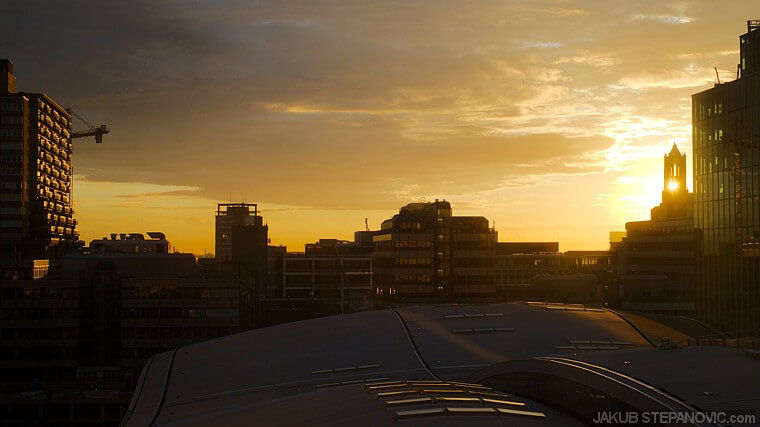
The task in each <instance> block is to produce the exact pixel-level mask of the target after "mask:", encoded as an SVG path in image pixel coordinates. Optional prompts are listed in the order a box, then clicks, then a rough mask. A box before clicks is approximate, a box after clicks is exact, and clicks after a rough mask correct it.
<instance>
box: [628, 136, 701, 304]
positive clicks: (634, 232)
mask: <svg viewBox="0 0 760 427" xmlns="http://www.w3.org/2000/svg"><path fill="white" fill-rule="evenodd" d="M663 164H664V165H665V173H664V176H663V190H662V203H661V204H660V205H659V206H656V207H654V208H653V209H652V211H651V218H650V219H649V220H648V221H632V222H628V223H626V224H625V229H626V237H624V238H623V239H622V241H621V242H620V244H618V245H617V262H618V270H619V274H620V282H619V288H618V289H619V295H618V296H619V299H620V304H621V307H622V308H624V309H630V310H642V311H654V312H662V313H670V314H683V315H693V312H694V231H693V230H694V213H693V203H692V199H693V195H692V193H689V190H688V188H687V187H686V154H682V153H681V152H680V151H679V150H678V147H676V145H675V144H673V148H672V149H671V150H670V153H668V154H666V155H665V158H664V159H663Z"/></svg>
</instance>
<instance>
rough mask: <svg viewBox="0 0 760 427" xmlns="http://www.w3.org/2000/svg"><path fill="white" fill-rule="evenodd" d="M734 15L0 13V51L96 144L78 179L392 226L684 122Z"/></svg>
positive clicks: (174, 6)
mask: <svg viewBox="0 0 760 427" xmlns="http://www.w3.org/2000/svg"><path fill="white" fill-rule="evenodd" d="M740 3H741V4H740ZM751 4H752V3H750V2H739V3H736V6H735V7H733V8H731V10H726V8H727V6H726V5H725V4H713V3H710V2H698V1H692V2H681V3H679V4H676V5H673V4H670V3H662V2H658V1H644V2H629V1H622V0H619V1H610V2H604V4H601V3H599V2H596V1H590V0H588V1H578V2H566V1H559V0H557V1H551V0H546V1H512V2H504V1H482V2H478V3H477V4H472V3H470V2H454V1H415V2H382V3H381V2H371V1H356V2H354V1H349V2H346V1H326V2H306V1H303V2H302V1H272V2H268V1H260V2H249V1H243V0H239V1H225V2H211V1H161V2H159V1H155V2H149V1H129V2H127V1H120V2H101V1H71V2H54V1H16V0H6V1H4V2H2V3H0V15H2V16H3V17H5V21H4V22H5V23H6V24H4V25H3V27H2V28H0V40H2V44H3V47H4V49H3V51H4V52H5V53H6V54H8V55H9V56H11V57H12V59H13V60H14V61H15V63H16V70H17V75H18V81H19V86H20V88H22V89H23V90H29V91H37V90H44V91H46V92H48V93H49V94H50V95H51V96H53V97H54V98H55V99H56V100H58V101H59V102H60V103H61V104H63V105H66V106H72V107H74V108H75V109H76V110H78V111H79V112H80V113H81V114H83V115H84V116H85V117H87V118H88V119H90V121H93V122H97V123H108V124H109V125H110V126H111V128H112V133H111V134H110V135H108V137H107V142H106V144H103V145H102V146H101V145H98V146H95V145H94V144H88V143H87V142H85V141H77V143H76V144H77V145H76V154H75V158H76V165H75V166H76V171H77V173H78V174H83V175H86V176H87V177H88V179H90V180H98V181H119V182H147V183H154V184H166V185H183V186H191V187H197V188H198V191H197V192H196V193H192V192H190V193H188V192H185V191H184V190H182V191H181V192H179V193H176V195H182V196H190V195H193V194H196V195H198V196H200V197H207V198H211V199H220V198H226V196H227V195H228V194H229V193H235V194H242V193H246V194H248V195H249V196H248V197H249V198H255V199H256V200H258V201H262V202H276V203H282V204H288V205H301V206H313V207H320V208H334V207H349V208H358V207H360V208H395V207H397V205H398V204H399V203H400V202H402V201H406V200H407V199H409V198H413V197H416V196H417V195H422V194H465V193H468V192H469V193H477V192H482V191H489V190H491V189H494V188H500V187H509V186H520V185H536V183H538V182H540V179H539V178H537V177H540V176H542V175H556V174H567V175H582V174H588V173H599V172H602V171H604V170H605V167H606V166H605V164H604V162H603V161H602V160H603V159H601V160H600V158H602V157H603V154H602V153H604V152H605V150H608V149H609V148H610V147H611V145H612V144H613V143H614V142H615V141H613V140H612V139H610V138H609V137H606V136H602V135H605V134H606V135H610V133H611V132H613V131H614V129H613V130H611V126H612V125H611V123H614V122H615V121H616V120H618V119H620V118H621V116H622V115H628V116H648V117H660V118H662V119H663V120H666V121H668V123H683V122H684V120H686V122H685V123H686V124H688V117H686V118H685V117H684V116H685V114H684V111H681V110H679V109H677V108H673V105H674V103H675V104H677V102H678V100H680V99H681V98H688V95H689V94H690V93H693V92H694V91H695V89H694V86H688V84H691V83H688V82H692V83H693V84H694V85H699V84H700V82H701V81H705V82H709V81H710V79H711V77H710V76H709V73H707V71H709V70H710V68H711V67H712V66H713V65H714V64H713V63H705V62H704V60H701V62H700V61H697V60H695V59H694V58H695V56H694V54H703V53H704V52H720V51H725V50H726V46H728V47H729V48H731V47H732V46H736V35H738V33H739V32H741V30H742V28H741V26H742V24H743V20H744V19H745V18H746V17H744V16H743V12H741V10H742V8H741V5H751ZM734 33H736V35H734ZM541 46H556V48H551V49H547V48H541ZM679 55H680V56H679ZM689 55H691V56H689ZM716 60H719V61H722V62H721V63H720V64H718V65H720V66H721V67H722V68H724V69H730V68H731V67H732V66H733V65H732V63H731V62H732V61H734V62H735V61H736V58H735V57H733V56H730V55H729V56H725V55H724V56H720V57H719V58H718V59H716ZM705 73H706V74H707V76H706V77H704V78H703V79H702V80H700V78H701V77H700V76H701V75H703V74H705ZM684 81H686V82H687V83H686V84H687V86H684V83H683V82H684ZM623 137H626V135H623ZM627 137H629V138H630V139H632V141H631V142H630V144H632V145H633V146H635V145H636V144H639V143H641V144H645V143H649V142H648V141H637V140H635V139H636V138H635V135H627ZM123 196H124V197H125V198H129V195H123ZM141 197H142V196H141Z"/></svg>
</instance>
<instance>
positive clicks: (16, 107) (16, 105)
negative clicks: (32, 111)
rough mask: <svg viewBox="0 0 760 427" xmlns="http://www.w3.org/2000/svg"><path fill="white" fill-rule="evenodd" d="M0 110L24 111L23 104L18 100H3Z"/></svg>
mask: <svg viewBox="0 0 760 427" xmlns="http://www.w3.org/2000/svg"><path fill="white" fill-rule="evenodd" d="M0 111H24V104H22V103H20V102H3V103H1V104H0Z"/></svg>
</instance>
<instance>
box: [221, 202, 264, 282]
mask: <svg viewBox="0 0 760 427" xmlns="http://www.w3.org/2000/svg"><path fill="white" fill-rule="evenodd" d="M268 235H269V227H268V226H267V225H266V224H264V219H263V218H262V217H261V215H259V212H258V206H257V205H256V204H253V203H229V204H226V203H223V204H219V205H218V207H217V210H216V259H217V261H218V263H220V264H235V265H237V266H239V267H241V268H244V269H245V270H246V271H247V272H248V274H250V275H251V276H252V277H253V281H254V283H255V284H256V285H255V286H256V289H257V295H258V296H259V297H265V296H266V295H268V294H269V295H273V294H274V292H275V290H274V289H267V287H268V283H269V277H268V273H267V263H268V261H267V258H268V253H269V249H268V244H269V237H268Z"/></svg>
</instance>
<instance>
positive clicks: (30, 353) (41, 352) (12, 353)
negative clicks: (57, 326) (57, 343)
mask: <svg viewBox="0 0 760 427" xmlns="http://www.w3.org/2000/svg"><path fill="white" fill-rule="evenodd" d="M77 354H78V353H77V348H76V347H17V348H3V347H0V360H25V361H28V360H74V359H76V358H77Z"/></svg>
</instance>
